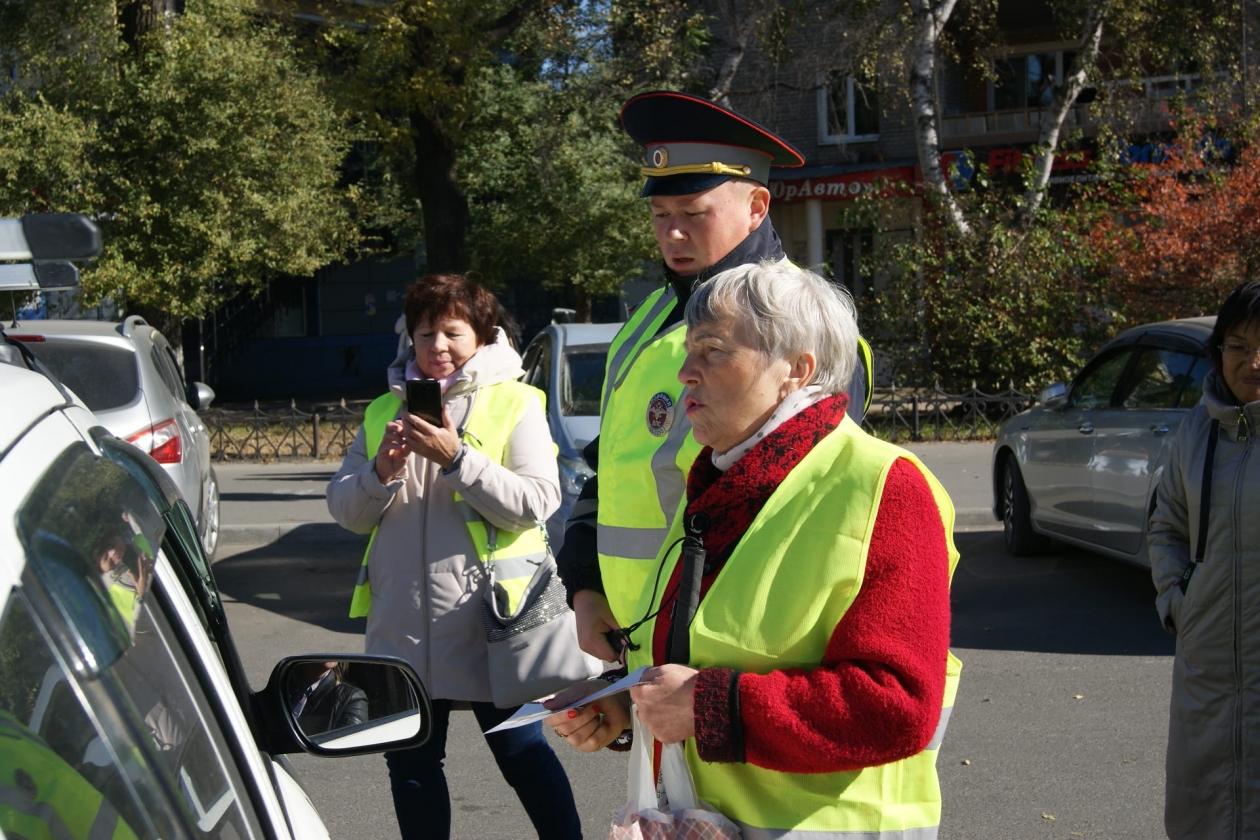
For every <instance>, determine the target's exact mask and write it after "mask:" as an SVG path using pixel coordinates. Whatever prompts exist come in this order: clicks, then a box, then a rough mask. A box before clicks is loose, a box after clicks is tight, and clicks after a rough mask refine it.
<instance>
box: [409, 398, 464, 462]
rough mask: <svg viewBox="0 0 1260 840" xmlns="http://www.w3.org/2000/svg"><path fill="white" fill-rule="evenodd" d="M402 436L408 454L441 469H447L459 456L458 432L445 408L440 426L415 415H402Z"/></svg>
mask: <svg viewBox="0 0 1260 840" xmlns="http://www.w3.org/2000/svg"><path fill="white" fill-rule="evenodd" d="M403 434H404V436H405V438H406V442H407V450H408V451H409V452H414V453H416V454H417V455H419V456H420V457H422V458H428V459H429V460H430V461H432V462H433V463H435V464H437V465H438V466H439V467H441V468H442V469H447V468H449V467H450V465H451V464H452V463H453V462H454V461H455V456H456V455H458V454H459V447H460V440H459V431H458V430H457V429H456V428H455V424H454V423H453V422H452V421H451V415H450V413H449V412H448V411H447V410H446V407H445V406H443V408H442V425H441V426H435V425H433V424H432V423H429V422H427V421H426V420H425V419H424V418H422V417H419V416H417V415H415V414H411V413H404V414H403Z"/></svg>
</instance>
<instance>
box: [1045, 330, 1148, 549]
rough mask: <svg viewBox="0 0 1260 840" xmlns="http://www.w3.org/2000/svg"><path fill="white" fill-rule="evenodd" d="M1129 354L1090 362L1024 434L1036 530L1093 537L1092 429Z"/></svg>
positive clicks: (1128, 350)
mask: <svg viewBox="0 0 1260 840" xmlns="http://www.w3.org/2000/svg"><path fill="white" fill-rule="evenodd" d="M1132 353H1133V348H1132V347H1131V346H1130V347H1120V348H1115V349H1113V350H1110V351H1106V352H1105V353H1103V354H1101V355H1099V356H1098V357H1096V358H1094V359H1093V360H1092V361H1091V362H1090V363H1089V364H1088V365H1087V366H1086V367H1085V369H1084V370H1082V371H1081V373H1080V374H1079V375H1078V376H1077V377H1076V379H1074V380H1073V381H1072V385H1071V387H1070V388H1069V389H1068V398H1067V402H1066V403H1065V404H1064V406H1063V407H1062V408H1061V409H1059V410H1057V411H1053V412H1047V413H1046V414H1045V415H1044V416H1043V417H1042V418H1041V420H1039V421H1038V423H1037V424H1036V425H1035V426H1034V427H1033V428H1032V429H1030V430H1029V431H1028V439H1027V440H1028V443H1027V450H1026V452H1027V456H1026V459H1025V463H1024V470H1023V471H1024V484H1025V486H1026V487H1027V488H1028V495H1029V498H1030V499H1031V500H1032V518H1033V521H1034V523H1036V525H1037V527H1038V528H1041V529H1044V530H1047V531H1053V532H1056V533H1060V534H1064V535H1065V536H1070V537H1077V538H1088V536H1089V535H1091V534H1092V533H1093V532H1094V526H1093V507H1094V505H1093V484H1092V479H1091V476H1090V469H1091V464H1092V462H1093V458H1094V442H1095V441H1094V432H1095V424H1096V421H1097V418H1098V417H1099V416H1100V415H1101V414H1103V413H1104V412H1105V411H1106V410H1107V409H1108V408H1109V407H1110V406H1111V405H1112V403H1113V401H1114V399H1115V397H1116V392H1117V390H1118V388H1119V385H1120V383H1121V381H1122V379H1123V375H1124V372H1125V369H1126V368H1127V367H1128V365H1129V363H1130V362H1131V361H1132Z"/></svg>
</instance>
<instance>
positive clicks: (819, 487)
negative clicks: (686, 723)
mask: <svg viewBox="0 0 1260 840" xmlns="http://www.w3.org/2000/svg"><path fill="white" fill-rule="evenodd" d="M899 457H902V458H907V459H908V460H909V461H911V462H912V463H913V464H915V466H916V467H918V468H919V469H920V470H921V471H922V473H923V475H924V477H925V478H926V479H927V482H928V485H929V486H930V487H931V489H932V494H933V496H934V498H935V500H936V505H937V508H938V510H939V512H940V516H941V521H942V523H943V525H944V529H945V535H946V538H947V541H948V550H949V563H950V574H951V576H952V574H953V569H954V566H955V565H956V564H957V561H958V552H957V551H956V550H955V548H954V544H953V538H952V534H953V526H954V509H953V505H952V503H951V502H950V500H949V497H948V496H947V495H946V493H945V491H944V489H943V488H942V487H941V486H940V483H939V482H938V481H937V480H936V478H935V477H934V476H932V474H931V473H930V472H928V470H927V469H926V468H925V467H924V466H923V465H922V463H920V462H919V461H918V459H916V458H915V457H914V456H913V455H910V454H909V453H908V452H905V451H904V450H901V449H899V448H897V447H895V446H893V445H891V444H888V443H884V442H882V441H879V440H876V439H875V438H872V437H870V436H869V435H867V434H866V433H865V432H863V431H861V430H860V429H859V428H858V427H857V425H856V424H855V423H854V422H853V421H852V420H850V419H848V418H847V417H846V418H845V419H844V421H843V422H842V423H841V424H840V426H839V427H838V428H837V429H836V430H835V431H833V432H832V433H831V434H829V435H828V436H827V437H825V438H823V440H822V441H820V442H819V443H818V445H817V446H815V447H814V449H813V450H812V451H811V452H810V453H809V454H807V455H806V456H805V457H804V458H803V459H802V460H801V462H800V463H799V464H797V466H796V467H795V468H794V469H793V470H792V471H791V472H790V473H788V475H787V477H786V478H785V479H784V480H783V482H782V483H781V484H780V485H779V487H778V488H777V489H776V490H775V492H774V493H773V494H772V495H771V497H770V498H769V499H768V500H767V502H766V504H765V506H764V507H763V508H762V510H761V512H760V513H759V514H758V515H757V518H756V519H755V520H754V522H753V524H752V525H751V526H750V527H749V529H748V530H747V531H746V532H745V534H744V536H743V538H742V539H741V540H740V541H739V543H738V544H737V545H736V547H735V550H734V551H733V552H732V553H731V555H730V558H729V559H728V560H727V561H726V563H725V565H724V566H723V568H722V570H721V571H720V572H719V573H718V575H717V577H716V579H715V580H714V582H713V584H712V587H711V588H710V590H709V592H708V593H707V594H706V596H705V598H704V600H703V601H701V602H700V608H699V610H698V611H697V613H696V616H695V619H694V620H693V621H692V624H691V630H690V643H691V660H690V662H689V664H690V665H691V667H693V668H710V667H724V668H734V669H738V670H741V671H746V672H749V673H755V674H766V673H769V672H771V671H774V670H781V669H786V668H803V669H814V668H817V667H818V666H819V663H820V662H822V659H823V656H824V654H825V652H826V649H827V644H828V642H829V641H830V640H831V636H832V633H833V632H834V630H835V628H836V625H838V624H839V623H840V620H841V619H842V618H843V617H844V615H845V613H846V612H847V611H848V609H849V607H850V606H851V605H852V604H853V602H854V600H855V599H856V598H857V595H858V592H859V591H860V589H861V586H862V576H863V574H864V573H865V568H866V555H867V552H868V550H869V548H870V540H871V534H872V532H873V530H874V527H875V518H876V514H877V513H878V509H879V500H880V497H881V495H882V494H883V488H884V481H885V479H886V478H887V475H888V471H889V470H890V469H891V468H892V465H893V462H894V461H895V460H896V459H897V458H899ZM680 520H681V517H678V518H676V520H675V525H674V527H673V528H671V531H670V534H669V535H668V536H667V537H666V543H665V544H666V545H671V544H672V543H673V540H674V539H675V538H677V537H680V536H682V526H681V521H680ZM664 553H665V552H664V549H662V552H661V554H662V556H661V557H659V558H658V562H661V563H663V568H662V570H661V578H662V580H668V579H669V578H670V575H671V574H672V572H673V568H674V566H675V565H676V563H677V561H678V552H677V551H673V552H670V555H671V556H668V557H666V556H663V555H664ZM653 573H654V574H655V569H653ZM803 582H804V583H805V584H807V585H803ZM662 589H663V587H662ZM662 594H663V593H662V592H658V593H657V598H656V600H655V601H654V602H653V601H651V592H650V587H649V588H648V590H647V591H645V592H643V594H642V596H641V598H640V601H639V603H638V604H637V605H636V614H637V615H646V614H648V613H649V612H651V611H652V610H654V609H655V608H656V607H657V605H658V604H659V601H660V596H661V595H662ZM654 627H655V620H650V621H648V622H646V623H644V624H643V625H642V626H641V627H640V628H639V629H638V630H636V631H635V632H634V633H633V634H632V640H633V641H634V642H636V643H637V644H638V645H639V646H640V649H639V650H637V651H631V652H630V654H629V662H628V665H629V667H630V668H631V669H634V668H636V667H638V666H640V665H645V664H650V663H651V656H652V654H651V650H652V641H651V640H652V635H653V632H654ZM942 664H943V665H944V667H945V673H946V680H945V692H944V696H943V697H942V699H941V708H942V714H941V717H940V719H939V722H938V725H937V729H936V732H935V734H934V735H933V737H932V741H931V744H930V746H929V747H928V748H927V749H925V750H923V751H922V752H920V753H918V754H916V755H913V756H910V757H909V758H906V759H903V760H901V761H895V762H891V763H889V764H885V765H881V766H878V767H870V768H866V769H864V770H860V771H853V772H844V773H780V772H776V771H772V770H766V769H763V768H760V767H755V766H753V765H751V764H745V763H740V764H735V763H731V764H728V763H715V764H710V763H706V762H704V761H701V760H700V757H699V754H698V753H697V752H696V748H695V742H694V740H689V741H687V742H686V744H685V751H686V754H687V760H688V764H689V765H690V768H691V772H692V776H693V777H694V780H695V783H696V793H697V795H698V796H699V797H700V798H701V799H703V800H705V801H706V802H709V803H710V804H712V805H713V806H714V807H715V808H717V809H718V810H719V811H721V812H722V813H723V814H725V815H726V816H727V817H729V818H730V819H732V820H734V821H736V822H738V823H741V824H742V825H743V826H744V827H745V828H744V837H745V838H798V840H806V838H808V840H822V838H827V840H832V839H833V838H835V839H837V840H838V839H839V838H844V840H856V838H913V839H914V840H920V839H921V838H930V837H935V836H936V826H937V825H938V824H939V823H940V807H941V800H940V786H939V784H938V782H937V776H936V755H937V749H938V748H939V746H940V743H941V741H942V740H943V738H944V733H945V729H946V727H947V725H948V720H949V715H950V710H951V709H952V707H953V705H954V697H955V694H956V693H957V690H958V674H959V670H960V669H961V663H960V662H958V660H957V659H956V658H954V656H953V655H952V654H949V655H948V656H947V661H946V662H945V663H942Z"/></svg>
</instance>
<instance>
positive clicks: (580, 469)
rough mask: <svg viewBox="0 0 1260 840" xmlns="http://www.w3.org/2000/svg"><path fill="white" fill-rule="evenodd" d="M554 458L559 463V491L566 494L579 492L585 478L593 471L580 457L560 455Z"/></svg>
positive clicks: (572, 494) (593, 472) (593, 473)
mask: <svg viewBox="0 0 1260 840" xmlns="http://www.w3.org/2000/svg"><path fill="white" fill-rule="evenodd" d="M556 460H557V461H558V462H559V464H560V492H561V493H563V494H564V495H566V496H576V495H578V494H579V493H581V492H582V488H583V487H584V486H585V485H586V480H587V479H588V478H590V477H591V476H593V475H595V471H594V470H592V469H591V468H590V467H588V466H587V465H586V461H584V460H582V459H581V458H569V457H567V456H565V455H561V456H560V457H558V458H557V459H556Z"/></svg>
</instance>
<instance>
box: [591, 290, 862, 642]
mask: <svg viewBox="0 0 1260 840" xmlns="http://www.w3.org/2000/svg"><path fill="white" fill-rule="evenodd" d="M675 305H677V297H676V296H675V294H674V290H673V288H672V287H666V288H662V289H659V290H657V291H656V292H654V293H653V294H652V295H651V296H649V297H648V298H647V300H645V301H643V303H641V304H640V305H639V307H638V308H637V309H635V311H634V313H633V314H632V315H631V316H630V320H629V321H627V322H626V325H625V326H624V327H622V328H621V331H620V332H618V333H617V337H616V338H614V339H613V342H612V344H611V346H610V347H609V349H608V368H607V370H606V372H605V374H604V395H603V402H602V405H601V409H600V415H601V420H600V429H599V439H600V453H599V508H598V512H597V514H596V528H597V539H598V542H597V544H598V550H599V568H600V576H601V578H602V579H603V584H604V594H605V596H606V597H607V599H608V605H609V606H610V607H611V608H612V612H613V615H614V616H615V617H616V618H617V621H618V623H619V624H620V625H621V626H622V627H625V626H628V625H629V624H630V623H631V622H633V621H634V620H635V618H636V617H637V616H633V615H632V614H631V613H632V612H633V609H634V606H635V604H636V603H637V602H638V599H639V591H640V590H641V589H642V588H643V585H644V583H645V581H646V580H647V576H648V575H649V574H650V573H652V572H653V571H655V569H656V566H655V564H654V563H653V562H652V561H653V560H655V559H656V553H657V551H659V550H660V548H661V545H662V544H663V543H664V542H665V535H666V534H667V533H668V532H669V529H670V526H671V525H672V524H673V518H674V512H675V511H676V510H677V508H678V502H679V500H680V499H682V497H683V494H684V492H685V491H686V487H687V472H688V471H689V470H690V469H691V464H692V462H693V461H695V460H696V456H697V455H698V454H700V449H701V446H700V444H698V443H696V441H695V439H694V438H693V437H692V434H691V421H690V419H688V417H687V415H686V414H685V413H684V412H683V411H682V409H681V408H680V407H679V403H680V402H681V401H682V399H683V391H684V390H685V389H684V388H683V385H682V383H681V382H679V381H678V369H679V368H680V367H682V363H683V360H684V359H685V358H686V355H687V351H686V347H685V346H684V339H685V338H686V324H684V323H682V322H679V323H677V324H675V325H674V326H672V327H670V328H669V329H668V330H667V331H666V332H665V333H663V334H661V335H657V331H658V330H659V329H660V327H661V324H663V323H664V322H665V320H666V318H667V317H668V316H669V313H670V311H671V310H673V308H674V306H675ZM858 350H859V353H858V355H859V359H860V361H861V364H862V366H863V368H864V370H865V371H866V381H867V388H866V405H867V407H869V406H870V399H871V391H872V388H871V387H870V383H871V381H872V379H871V370H872V367H871V348H870V346H869V345H867V343H866V341H865V340H864V339H861V338H859V339H858Z"/></svg>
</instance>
